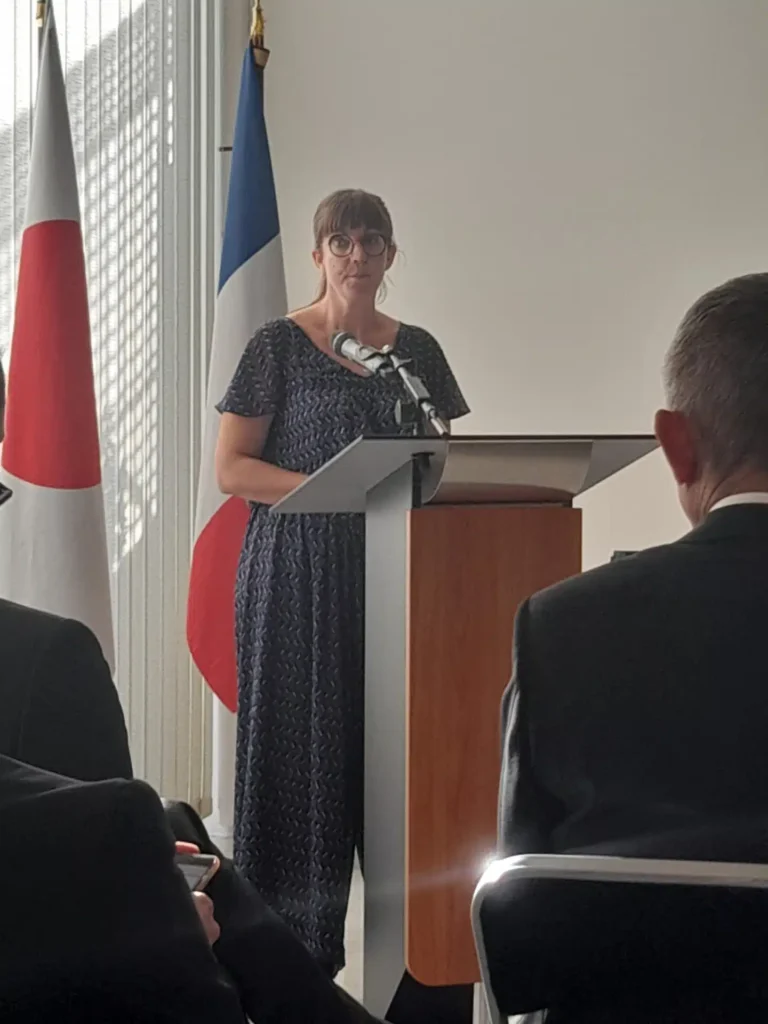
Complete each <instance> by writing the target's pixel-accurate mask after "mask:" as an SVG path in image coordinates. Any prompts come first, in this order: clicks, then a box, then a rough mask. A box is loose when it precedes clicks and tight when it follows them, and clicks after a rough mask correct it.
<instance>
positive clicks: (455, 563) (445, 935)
mask: <svg viewBox="0 0 768 1024" xmlns="http://www.w3.org/2000/svg"><path fill="white" fill-rule="evenodd" d="M655 447H656V441H655V439H654V438H651V437H638V436H635V437H455V438H449V439H442V438H410V437H395V438H392V437H370V438H360V439H358V440H357V441H356V442H355V443H354V444H352V445H350V446H349V447H348V448H346V449H345V450H344V451H342V452H341V453H340V454H339V455H338V456H337V457H336V458H335V459H332V460H331V461H330V462H329V463H327V464H326V465H325V466H324V467H323V468H322V469H321V470H320V471H319V472H317V473H315V474H314V475H313V476H312V477H310V478H309V479H308V480H307V481H306V482H305V483H303V484H302V485H301V487H299V488H297V489H296V490H295V491H294V492H293V493H292V494H290V495H288V496H287V497H286V498H285V499H283V501H282V502H280V503H279V504H278V505H275V506H274V509H273V512H274V514H277V515H280V514H295V513H307V512H325V513H328V512H364V513H365V514H366V633H365V665H366V669H365V671H366V679H365V714H366V723H365V872H364V874H365V931H364V935H365V939H364V968H363V973H364V999H365V1004H366V1006H367V1008H368V1009H369V1010H370V1011H371V1012H372V1013H374V1014H376V1015H378V1016H384V1014H385V1013H386V1010H387V1008H388V1006H389V1004H390V1001H391V999H392V997H393V995H394V993H395V990H396V988H397V985H398V983H399V982H400V979H401V977H402V974H403V970H404V968H406V967H407V969H408V970H409V971H410V973H411V974H412V975H413V977H415V978H416V979H417V980H418V981H420V982H423V983H424V984H427V985H455V984H470V983H475V982H478V981H479V980H480V974H479V970H478V967H477V961H476V958H475V950H474V943H473V939H472V931H471V924H470V903H471V899H472V893H473V891H474V888H475V885H476V884H477V881H478V879H479V878H480V875H481V874H482V871H483V868H484V866H485V864H486V862H487V861H488V860H489V859H490V858H491V857H493V855H494V852H495V849H496V822H497V791H498V781H499V768H500V734H499V709H500V702H501V696H502V692H503V690H504V688H505V686H506V684H507V682H508V680H509V675H510V665H511V648H512V627H513V620H514V616H515V612H516V610H517V607H518V605H519V604H520V603H521V601H522V600H524V598H526V597H528V596H529V595H530V594H532V593H533V592H535V591H536V590H539V589H541V588H542V587H546V586H548V585H549V584H552V583H555V582H557V581H558V580H561V579H564V578H565V577H567V576H572V575H574V574H576V573H578V572H579V571H580V570H581V512H580V510H577V509H574V508H572V507H571V505H572V501H573V498H574V497H575V496H577V495H578V494H581V493H583V492H584V491H585V490H587V489H588V488H590V487H592V486H593V485H594V484H597V483H599V482H600V481H602V480H605V479H607V478H608V477H609V476H611V475H613V474H614V473H616V472H617V471H619V470H620V469H623V468H624V467H625V466H627V465H629V464H630V463H632V462H634V461H636V460H637V459H639V458H641V457H643V456H644V455H646V454H648V453H649V452H650V451H652V450H653V449H654V448H655Z"/></svg>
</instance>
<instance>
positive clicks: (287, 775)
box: [216, 190, 468, 976]
mask: <svg viewBox="0 0 768 1024" xmlns="http://www.w3.org/2000/svg"><path fill="white" fill-rule="evenodd" d="M314 240H315V248H314V252H313V254H312V255H313V258H314V261H315V264H316V266H317V268H318V270H319V272H320V291H319V295H318V298H317V300H316V301H315V302H314V303H313V304H312V305H311V306H307V307H306V308H304V309H300V310H298V311H297V312H295V313H291V314H290V315H289V316H287V317H285V318H283V319H280V320H275V321H272V322H271V323H267V324H265V325H264V326H263V327H261V328H260V329H259V330H258V331H257V332H256V334H255V335H254V337H253V339H252V340H251V341H250V343H249V345H248V347H247V349H246V351H245V353H244V355H243V357H242V359H241V361H240V365H239V366H238V368H237V371H236V373H235V376H234V378H233V380H232V383H231V384H230V386H229V389H228V391H227V393H226V395H225V397H224V399H223V401H222V402H221V404H220V405H219V407H218V408H219V411H220V412H221V414H222V418H221V424H220V430H219V440H218V448H217V454H216V468H217V474H218V480H219V486H220V487H221V489H222V491H224V492H225V493H226V494H233V495H237V496H239V497H241V498H245V499H247V500H248V501H249V502H250V503H251V514H250V520H249V524H248V528H247V530H246V534H245V540H244V543H243V550H242V556H241V559H240V567H239V570H238V577H237V588H236V596H235V606H236V633H237V658H238V689H239V697H238V703H239V711H238V721H237V773H236V777H237V782H236V792H235V813H236V824H235V860H236V862H237V864H238V866H239V867H240V869H241V870H242V871H243V872H244V874H245V875H246V876H247V877H248V879H249V880H250V881H251V882H253V884H254V885H255V886H256V887H257V889H258V890H259V892H260V893H261V894H262V896H263V897H264V899H265V900H266V901H267V903H268V904H269V905H270V906H271V907H272V908H273V909H274V910H276V911H277V912H278V913H279V914H280V915H281V916H282V917H283V919H284V920H285V921H286V922H287V923H288V924H289V925H290V926H291V927H292V928H293V929H294V930H295V932H296V933H297V934H298V936H299V937H300V938H301V939H302V940H303V941H304V942H305V944H306V945H307V946H308V948H309V950H310V952H311V953H312V954H313V956H314V957H315V958H316V959H317V960H318V961H320V962H321V963H322V964H323V966H324V967H325V968H326V970H327V971H328V973H329V974H330V975H331V976H335V974H336V973H337V972H338V971H339V970H341V968H342V967H343V966H344V922H345V916H346V910H347V901H348V897H349V886H350V880H351V875H352V867H353V862H354V852H355V847H357V848H358V850H360V852H361V853H362V838H363V835H362V833H363V694H364V686H363V607H364V602H363V590H364V583H365V579H364V572H365V522H364V517H363V516H361V515H353V514H349V515H299V516H273V515H270V514H269V506H270V505H273V504H274V503H275V502H277V501H279V500H280V499H281V498H283V497H284V496H285V495H286V494H288V493H289V492H290V491H292V490H293V489H294V488H295V487H296V486H298V484H300V483H301V482H302V480H304V479H305V478H306V476H307V475H308V474H310V473H313V472H314V471H315V470H317V469H319V468H320V467H321V466H322V465H323V464H324V463H326V462H327V461H328V460H329V459H330V458H332V457H333V456H334V455H336V454H337V453H338V452H340V451H341V450H342V449H343V448H344V447H346V445H348V444H350V443H351V442H352V441H354V440H355V439H356V438H357V437H359V436H360V435H361V434H377V433H378V434H390V435H392V434H396V433H399V432H402V430H403V429H404V428H401V427H399V426H398V424H397V422H396V419H395V405H396V401H397V398H398V392H397V386H396V384H393V383H392V382H391V381H389V380H388V379H386V378H381V377H378V376H369V375H368V374H367V373H366V371H365V370H363V369H361V368H360V367H359V366H357V365H355V364H352V363H348V362H346V361H345V360H344V359H343V358H341V357H338V356H336V355H335V354H334V352H333V350H332V348H331V337H332V336H333V335H334V334H335V333H336V332H338V331H348V332H349V333H350V334H352V335H354V336H355V338H357V339H359V340H360V341H361V342H362V343H364V344H365V345H368V346H370V347H371V348H377V349H380V348H383V347H384V346H385V345H392V346H396V350H397V353H398V354H399V355H401V356H404V357H406V358H408V359H409V360H412V367H413V371H414V373H416V374H417V375H418V376H420V377H421V378H422V379H423V380H424V382H425V384H426V385H427V388H428V389H429V391H430V392H431V395H432V398H433V401H434V403H435V405H436V406H437V409H438V411H439V413H440V415H441V417H442V418H443V419H445V420H447V421H450V420H452V419H455V418H457V417H458V416H463V415H464V414H465V413H467V412H468V408H467V405H466V403H465V401H464V398H463V397H462V394H461V391H460V390H459V387H458V385H457V383H456V381H455V379H454V377H453V374H452V373H451V370H450V368H449V366H448V363H447V362H446V359H445V357H444V355H443V353H442V350H441V349H440V346H439V345H438V343H437V342H436V341H435V339H434V338H433V337H432V336H431V335H430V334H428V333H427V332H426V331H425V330H422V329H421V328H419V327H411V326H408V325H406V324H404V323H399V322H398V321H396V320H393V319H392V318H391V317H389V316H386V315H385V314H384V313H382V312H380V311H379V310H378V309H377V307H376V302H377V297H378V296H379V294H380V292H381V289H382V286H383V281H384V275H385V273H386V271H387V270H388V269H389V267H390V266H391V265H392V261H393V260H394V258H395V254H396V251H397V250H396V246H395V239H394V234H393V230H392V221H391V218H390V215H389V213H388V211H387V208H386V206H385V205H384V203H383V202H382V200H381V199H379V198H378V197H377V196H374V195H370V194H369V193H367V192H361V191H353V190H348V191H341V192H335V193H334V194H333V195H331V196H329V197H328V198H327V199H325V200H324V201H323V202H322V203H321V204H320V206H319V208H318V210H317V213H316V214H315V220H314Z"/></svg>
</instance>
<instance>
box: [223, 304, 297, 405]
mask: <svg viewBox="0 0 768 1024" xmlns="http://www.w3.org/2000/svg"><path fill="white" fill-rule="evenodd" d="M284 336H285V321H283V320H272V321H270V322H269V323H267V324H264V326H263V327H260V328H259V330H258V331H257V332H256V333H255V334H254V336H253V337H252V338H251V340H250V341H249V342H248V345H247V346H246V349H245V352H243V355H242V357H241V359H240V363H239V364H238V367H237V370H235V375H234V377H233V378H232V381H231V382H230V385H229V387H228V388H227V393H226V394H225V395H224V397H223V398H222V400H221V401H220V402H219V404H218V405H217V406H216V408H217V410H218V411H219V412H222V413H224V412H230V413H234V415H235V416H247V417H249V418H255V417H257V416H271V415H272V414H273V413H274V412H276V410H277V409H278V407H279V406H280V404H281V402H282V397H283V373H282V362H283V359H282V356H283V351H284Z"/></svg>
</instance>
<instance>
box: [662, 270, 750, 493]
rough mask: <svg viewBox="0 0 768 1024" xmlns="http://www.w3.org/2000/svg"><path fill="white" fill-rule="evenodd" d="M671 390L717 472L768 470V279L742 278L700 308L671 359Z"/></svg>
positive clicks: (689, 317) (670, 398)
mask: <svg viewBox="0 0 768 1024" xmlns="http://www.w3.org/2000/svg"><path fill="white" fill-rule="evenodd" d="M664 385H665V388H666V393H667V402H668V404H669V407H670V408H671V409H674V410H676V411H678V412H682V413H684V414H685V415H686V416H687V417H688V418H689V420H690V422H691V425H692V427H693V429H694V431H695V433H696V436H697V438H698V441H699V443H700V445H701V454H702V457H703V458H704V459H705V460H706V462H707V464H708V466H709V467H710V468H711V469H713V470H714V471H715V472H717V473H720V474H723V475H725V474H731V473H733V472H735V471H736V470H739V469H759V470H768V274H749V275H747V276H745V277H735V278H733V280H731V281H727V282H726V283H725V284H723V285H720V287H719V288H714V289H713V290H712V291H711V292H707V294H706V295H703V296H702V297H701V298H700V299H699V300H698V302H696V303H694V305H693V306H692V307H691V309H689V310H688V312H687V313H686V315H685V318H684V319H683V322H682V323H681V324H680V327H679V328H678V330H677V334H676V335H675V339H674V341H673V342H672V347H671V348H670V350H669V352H668V354H667V358H666V362H665V365H664Z"/></svg>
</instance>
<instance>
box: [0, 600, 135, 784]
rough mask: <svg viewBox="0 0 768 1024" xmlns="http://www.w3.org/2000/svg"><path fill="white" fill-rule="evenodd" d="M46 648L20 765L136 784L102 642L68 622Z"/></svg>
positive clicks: (33, 683) (23, 732)
mask: <svg viewBox="0 0 768 1024" xmlns="http://www.w3.org/2000/svg"><path fill="white" fill-rule="evenodd" d="M46 643H47V646H46V649H45V650H44V651H43V652H42V654H41V656H40V659H39V662H38V664H37V668H36V671H35V674H34V676H33V678H32V680H31V681H30V688H29V698H28V701H27V705H26V709H25V712H24V715H23V718H22V723H21V742H20V745H19V752H18V758H19V760H22V761H25V762H26V763H27V764H32V765H35V766H36V767H38V768H44V769H45V770H46V771H50V772H55V773H56V774H58V775H65V776H67V777H68V778H72V779H80V780H82V781H84V782H96V781H100V780H103V779H113V778H121V779H130V778H131V777H132V775H133V770H132V766H131V755H130V751H129V748H128V734H127V731H126V727H125V718H124V717H123V710H122V708H121V706H120V701H119V699H118V696H117V690H116V689H115V684H114V683H113V681H112V676H111V673H110V671H109V666H108V665H107V663H106V661H105V660H104V656H103V654H102V653H101V647H100V646H99V642H98V640H97V639H96V637H95V636H94V635H93V633H92V632H91V631H90V630H89V629H88V628H87V627H86V626H84V625H82V624H81V623H79V622H74V621H72V620H71V619H62V620H61V622H60V623H58V624H57V626H56V629H55V630H54V631H53V632H52V633H51V635H50V638H48V639H47V641H46Z"/></svg>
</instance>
